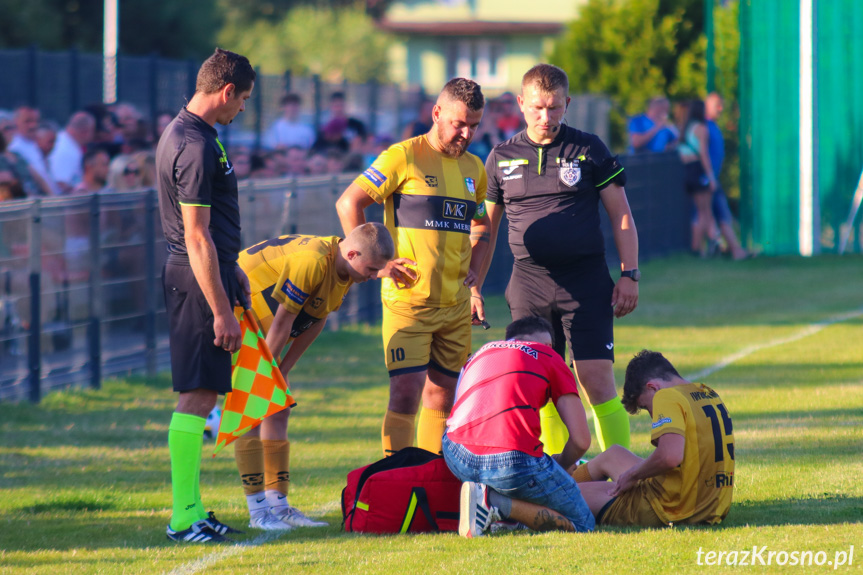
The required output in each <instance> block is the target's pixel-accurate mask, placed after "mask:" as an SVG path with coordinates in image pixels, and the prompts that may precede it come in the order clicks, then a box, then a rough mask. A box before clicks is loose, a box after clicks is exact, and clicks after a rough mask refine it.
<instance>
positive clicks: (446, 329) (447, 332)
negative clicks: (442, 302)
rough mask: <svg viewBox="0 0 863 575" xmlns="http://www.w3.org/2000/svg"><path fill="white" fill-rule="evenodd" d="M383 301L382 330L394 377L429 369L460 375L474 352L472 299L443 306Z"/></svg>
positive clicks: (391, 375)
mask: <svg viewBox="0 0 863 575" xmlns="http://www.w3.org/2000/svg"><path fill="white" fill-rule="evenodd" d="M383 303H384V305H383V328H382V330H381V331H382V332H383V340H384V354H385V355H386V364H387V370H388V371H389V372H390V377H393V376H396V375H401V374H404V373H415V372H418V371H425V370H427V369H429V368H431V369H434V370H436V371H439V372H440V373H442V374H444V375H448V376H450V377H458V374H459V372H460V371H461V368H462V366H464V364H465V362H466V361H467V356H468V354H469V353H470V335H471V333H470V327H471V323H470V299H466V300H465V301H464V302H462V303H458V304H456V305H454V306H452V307H443V308H436V307H422V306H415V305H411V304H409V303H406V302H399V301H396V302H388V301H384V302H383Z"/></svg>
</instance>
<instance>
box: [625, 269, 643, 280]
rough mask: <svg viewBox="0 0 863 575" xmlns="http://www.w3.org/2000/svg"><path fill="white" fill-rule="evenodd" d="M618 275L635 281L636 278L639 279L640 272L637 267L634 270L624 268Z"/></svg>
mask: <svg viewBox="0 0 863 575" xmlns="http://www.w3.org/2000/svg"><path fill="white" fill-rule="evenodd" d="M620 277H622V278H629V279H631V280H632V281H634V282H637V281H638V280H640V279H641V272H640V271H638V268H635V269H634V270H626V271H622V272H620Z"/></svg>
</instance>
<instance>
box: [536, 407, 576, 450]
mask: <svg viewBox="0 0 863 575" xmlns="http://www.w3.org/2000/svg"><path fill="white" fill-rule="evenodd" d="M539 424H540V428H541V429H542V433H541V434H540V436H539V440H540V441H541V442H542V445H543V448H542V451H543V453H547V454H549V455H554V454H555V453H561V452H562V451H563V446H564V445H566V442H567V440H568V439H569V430H568V429H567V428H566V426H565V425H564V424H563V420H561V419H560V414H559V413H557V408H556V407H555V406H554V403H553V402H551V401H549V402H548V403H546V404H545V406H543V407H542V408H541V409H540V410H539Z"/></svg>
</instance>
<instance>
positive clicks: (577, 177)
mask: <svg viewBox="0 0 863 575" xmlns="http://www.w3.org/2000/svg"><path fill="white" fill-rule="evenodd" d="M557 161H558V163H559V164H560V167H559V168H558V170H557V171H558V174H560V181H561V182H563V183H564V184H566V185H567V186H569V187H572V186H574V185H575V184H577V183H578V182H579V181H581V166H579V165H578V160H573V161H571V162H567V161H566V159H565V158H558V159H557Z"/></svg>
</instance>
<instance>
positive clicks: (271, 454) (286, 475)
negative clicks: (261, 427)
mask: <svg viewBox="0 0 863 575" xmlns="http://www.w3.org/2000/svg"><path fill="white" fill-rule="evenodd" d="M261 443H263V444H264V489H265V490H266V491H268V492H269V491H278V492H279V493H281V494H283V495H288V489H289V488H290V485H291V484H290V478H291V475H290V468H291V442H290V441H286V440H278V439H264V440H262V441H261Z"/></svg>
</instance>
